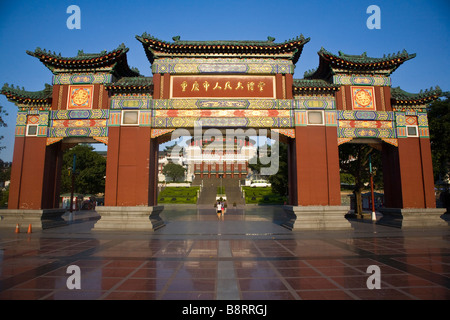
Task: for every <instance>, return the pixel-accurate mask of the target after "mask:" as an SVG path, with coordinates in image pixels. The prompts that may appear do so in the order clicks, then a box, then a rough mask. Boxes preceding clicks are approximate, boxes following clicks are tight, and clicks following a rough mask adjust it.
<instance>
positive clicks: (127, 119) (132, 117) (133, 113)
mask: <svg viewBox="0 0 450 320" xmlns="http://www.w3.org/2000/svg"><path fill="white" fill-rule="evenodd" d="M138 124H139V110H126V111H125V110H124V111H122V125H128V126H132V125H138Z"/></svg>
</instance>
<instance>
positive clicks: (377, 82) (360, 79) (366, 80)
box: [333, 74, 391, 87]
mask: <svg viewBox="0 0 450 320" xmlns="http://www.w3.org/2000/svg"><path fill="white" fill-rule="evenodd" d="M333 83H335V84H341V85H360V86H363V85H367V86H389V87H390V86H391V78H389V77H385V76H380V75H373V76H363V75H351V76H349V75H344V74H338V75H334V76H333Z"/></svg>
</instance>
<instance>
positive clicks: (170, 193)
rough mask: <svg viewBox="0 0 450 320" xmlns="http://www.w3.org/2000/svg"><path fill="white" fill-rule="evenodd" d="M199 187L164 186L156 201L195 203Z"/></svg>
mask: <svg viewBox="0 0 450 320" xmlns="http://www.w3.org/2000/svg"><path fill="white" fill-rule="evenodd" d="M198 190H199V187H166V188H164V190H162V191H161V192H160V193H159V195H158V203H193V204H195V203H197V191H198Z"/></svg>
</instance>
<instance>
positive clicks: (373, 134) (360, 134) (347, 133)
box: [338, 127, 396, 138]
mask: <svg viewBox="0 0 450 320" xmlns="http://www.w3.org/2000/svg"><path fill="white" fill-rule="evenodd" d="M338 137H339V138H396V134H395V129H393V128H384V129H378V128H341V127H339V128H338Z"/></svg>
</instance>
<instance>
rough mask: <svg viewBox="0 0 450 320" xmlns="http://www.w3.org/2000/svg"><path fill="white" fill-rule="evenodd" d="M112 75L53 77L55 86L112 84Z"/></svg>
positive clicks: (91, 74)
mask: <svg viewBox="0 0 450 320" xmlns="http://www.w3.org/2000/svg"><path fill="white" fill-rule="evenodd" d="M110 82H112V74H110V73H60V74H56V75H54V76H53V84H81V83H83V84H84V83H85V84H87V83H110Z"/></svg>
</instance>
